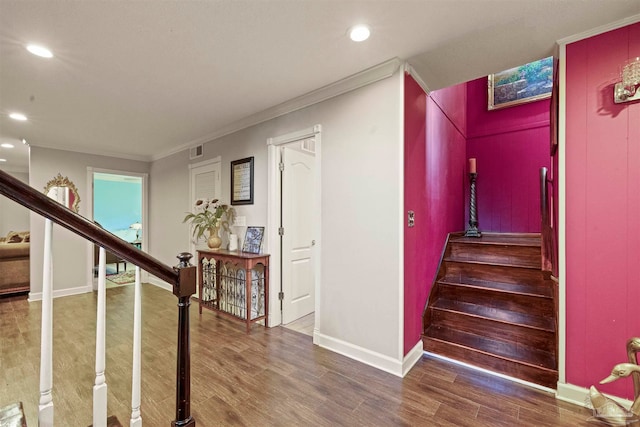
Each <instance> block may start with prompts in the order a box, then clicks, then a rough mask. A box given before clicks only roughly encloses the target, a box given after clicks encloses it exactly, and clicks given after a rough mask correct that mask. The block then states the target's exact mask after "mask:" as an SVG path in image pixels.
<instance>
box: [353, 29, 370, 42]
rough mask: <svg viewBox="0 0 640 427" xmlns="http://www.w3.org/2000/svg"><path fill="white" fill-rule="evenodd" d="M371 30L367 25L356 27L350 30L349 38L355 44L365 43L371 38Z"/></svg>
mask: <svg viewBox="0 0 640 427" xmlns="http://www.w3.org/2000/svg"><path fill="white" fill-rule="evenodd" d="M370 34H371V30H369V27H367V26H366V25H356V26H355V27H352V28H351V30H349V37H351V40H353V41H354V42H363V41H365V40H366V39H368V38H369V35H370Z"/></svg>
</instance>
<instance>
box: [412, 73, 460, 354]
mask: <svg viewBox="0 0 640 427" xmlns="http://www.w3.org/2000/svg"><path fill="white" fill-rule="evenodd" d="M431 96H432V97H433V99H432V98H427V97H426V95H425V93H424V92H423V91H422V89H421V88H420V86H418V84H417V83H416V82H415V81H414V80H413V79H412V78H411V77H409V76H406V78H405V123H404V125H405V190H404V191H405V211H408V210H413V211H414V212H415V216H416V222H415V227H413V228H408V227H406V225H405V243H404V245H405V247H404V249H405V261H404V262H405V273H404V274H405V284H404V286H405V293H404V298H405V304H404V354H405V355H406V354H407V353H408V352H409V351H410V350H411V349H412V348H413V347H414V346H415V345H416V343H418V341H419V340H420V335H421V334H422V313H423V311H424V307H425V304H426V301H427V296H428V294H429V291H430V289H431V286H432V284H433V279H434V277H435V274H436V269H437V267H438V263H439V261H440V254H441V252H442V247H443V245H444V242H445V239H446V237H447V233H449V232H452V231H459V230H462V229H463V223H464V167H465V162H466V160H465V138H464V136H463V134H462V133H461V131H460V130H459V128H460V129H463V128H464V126H465V117H466V113H465V105H466V102H465V97H466V91H465V88H464V85H461V86H459V87H454V88H450V89H446V90H443V91H437V92H434V93H432V94H431ZM434 99H436V100H438V102H439V103H441V104H442V105H446V106H447V110H446V111H447V112H448V113H449V114H448V115H447V114H445V113H444V111H443V109H442V108H441V107H440V106H439V105H438V103H437V102H436V101H434ZM449 117H453V118H454V120H455V121H456V124H455V125H454V122H452V120H450V119H449Z"/></svg>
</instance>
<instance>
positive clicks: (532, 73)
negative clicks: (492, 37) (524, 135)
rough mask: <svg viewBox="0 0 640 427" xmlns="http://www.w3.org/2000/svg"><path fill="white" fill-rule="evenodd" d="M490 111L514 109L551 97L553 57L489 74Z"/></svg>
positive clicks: (488, 106)
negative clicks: (516, 106) (517, 106)
mask: <svg viewBox="0 0 640 427" xmlns="http://www.w3.org/2000/svg"><path fill="white" fill-rule="evenodd" d="M488 88H489V102H488V105H487V108H488V109H489V110H497V109H498V108H505V107H513V106H515V105H520V104H524V103H527V102H533V101H539V100H541V99H545V98H549V97H551V90H552V88H553V57H552V56H549V57H548V58H544V59H540V60H538V61H533V62H529V63H528V64H524V65H521V66H519V67H515V68H510V69H508V70H504V71H501V72H499V73H496V74H489V81H488Z"/></svg>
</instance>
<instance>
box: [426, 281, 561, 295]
mask: <svg viewBox="0 0 640 427" xmlns="http://www.w3.org/2000/svg"><path fill="white" fill-rule="evenodd" d="M438 283H442V284H444V285H450V286H465V287H470V288H477V289H486V290H491V291H496V292H504V293H511V294H518V295H528V296H534V297H541V298H553V292H552V290H551V288H550V287H548V286H542V285H535V284H528V283H507V282H500V281H493V280H482V279H474V278H472V277H459V278H458V277H455V278H454V277H447V276H445V277H444V278H442V279H440V280H438Z"/></svg>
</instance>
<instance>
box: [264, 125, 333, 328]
mask: <svg viewBox="0 0 640 427" xmlns="http://www.w3.org/2000/svg"><path fill="white" fill-rule="evenodd" d="M320 131H321V127H320V125H316V126H314V127H313V128H309V129H305V130H302V131H299V132H294V133H290V134H287V135H282V136H279V137H275V138H270V139H269V140H268V142H267V144H268V146H269V147H268V150H269V151H268V155H269V159H268V167H269V175H268V177H269V182H268V187H269V198H268V218H267V224H268V227H267V229H268V236H267V238H268V240H267V247H268V248H269V253H270V254H271V263H270V264H271V271H270V277H271V279H272V282H271V283H273V284H274V285H273V286H272V287H271V290H270V295H269V303H270V306H271V310H270V313H273V314H272V316H271V318H270V319H269V326H275V325H285V326H290V327H291V328H292V329H295V330H298V331H299V332H302V333H306V334H307V335H313V331H315V330H317V329H318V325H319V319H320V313H319V310H318V306H319V300H320V291H321V281H320V253H321V251H320V245H321V241H320V235H321V234H320V170H321V168H320V146H321V144H320V142H321V139H320Z"/></svg>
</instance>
